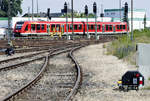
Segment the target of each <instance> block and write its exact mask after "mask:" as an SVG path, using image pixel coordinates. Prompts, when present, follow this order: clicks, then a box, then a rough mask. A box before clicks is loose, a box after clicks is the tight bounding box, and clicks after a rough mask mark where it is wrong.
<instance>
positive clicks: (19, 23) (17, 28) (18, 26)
mask: <svg viewBox="0 0 150 101" xmlns="http://www.w3.org/2000/svg"><path fill="white" fill-rule="evenodd" d="M23 24H24V22H17V23H16V30H20V29H21V28H22V26H23Z"/></svg>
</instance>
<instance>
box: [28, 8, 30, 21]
mask: <svg viewBox="0 0 150 101" xmlns="http://www.w3.org/2000/svg"><path fill="white" fill-rule="evenodd" d="M29 14H30V7H28V18H29V19H28V20H29V21H30V15H29Z"/></svg>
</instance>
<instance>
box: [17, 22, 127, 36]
mask: <svg viewBox="0 0 150 101" xmlns="http://www.w3.org/2000/svg"><path fill="white" fill-rule="evenodd" d="M73 27H74V33H75V34H86V32H87V23H86V22H74V25H73ZM127 31H128V28H127V23H126V22H97V34H120V33H127ZM88 32H89V33H90V34H94V33H95V22H88ZM60 33H61V34H62V35H66V34H67V25H66V22H48V21H24V22H17V23H16V25H15V28H14V35H15V36H29V35H52V34H53V35H55V34H60ZM71 33H72V24H71V22H68V34H71Z"/></svg>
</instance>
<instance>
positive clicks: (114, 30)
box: [113, 25, 116, 33]
mask: <svg viewBox="0 0 150 101" xmlns="http://www.w3.org/2000/svg"><path fill="white" fill-rule="evenodd" d="M113 32H114V33H115V32H116V25H113Z"/></svg>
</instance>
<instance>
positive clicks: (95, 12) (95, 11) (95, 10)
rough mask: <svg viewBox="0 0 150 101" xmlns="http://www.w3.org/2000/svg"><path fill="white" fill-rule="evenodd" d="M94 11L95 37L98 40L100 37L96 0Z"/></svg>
mask: <svg viewBox="0 0 150 101" xmlns="http://www.w3.org/2000/svg"><path fill="white" fill-rule="evenodd" d="M93 12H94V14H95V38H96V40H98V37H97V5H96V2H94V3H93Z"/></svg>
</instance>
